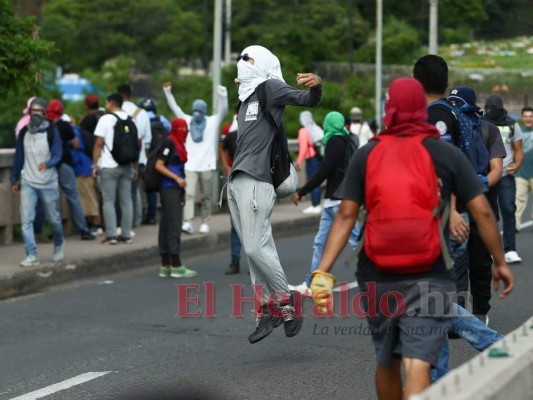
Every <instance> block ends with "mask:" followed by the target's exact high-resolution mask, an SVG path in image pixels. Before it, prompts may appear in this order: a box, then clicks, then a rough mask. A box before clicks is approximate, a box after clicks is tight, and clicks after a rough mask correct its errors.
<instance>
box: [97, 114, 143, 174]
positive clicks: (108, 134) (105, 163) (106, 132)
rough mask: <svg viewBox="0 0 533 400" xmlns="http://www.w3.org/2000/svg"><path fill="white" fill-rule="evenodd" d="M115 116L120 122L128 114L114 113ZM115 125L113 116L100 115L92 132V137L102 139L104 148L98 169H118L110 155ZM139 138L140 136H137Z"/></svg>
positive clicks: (115, 120)
mask: <svg viewBox="0 0 533 400" xmlns="http://www.w3.org/2000/svg"><path fill="white" fill-rule="evenodd" d="M115 114H116V115H118V117H119V118H120V119H122V120H126V119H127V118H128V114H126V112H124V111H115ZM116 123H117V118H116V117H115V116H114V115H111V114H106V115H102V116H101V117H100V118H99V119H98V124H97V125H96V129H95V130H94V136H97V137H102V138H104V142H105V144H104V148H103V149H102V156H101V157H100V161H99V162H98V166H99V167H100V168H116V167H118V164H117V162H116V161H115V159H114V158H113V156H112V155H111V150H113V138H114V136H115V124H116ZM139 137H140V135H139Z"/></svg>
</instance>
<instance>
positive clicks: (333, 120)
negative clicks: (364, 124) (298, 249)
mask: <svg viewBox="0 0 533 400" xmlns="http://www.w3.org/2000/svg"><path fill="white" fill-rule="evenodd" d="M324 132H325V135H324V139H323V142H322V143H323V145H324V148H325V153H324V160H323V161H322V164H320V167H319V168H318V170H317V171H316V173H315V174H313V175H312V176H311V177H310V178H309V181H308V182H307V183H306V184H305V185H304V186H303V187H302V188H300V189H298V191H297V192H296V193H294V195H293V196H292V201H293V202H294V204H296V205H297V204H298V202H299V201H300V199H301V198H302V197H303V196H305V195H306V194H307V193H309V192H311V193H312V191H313V190H314V188H316V187H320V185H321V184H322V183H323V182H324V181H326V182H327V183H326V195H325V199H324V207H323V210H322V215H321V217H320V224H319V226H318V232H317V234H316V236H315V240H314V243H313V258H312V261H311V267H310V268H309V272H308V274H307V276H306V278H305V281H304V282H303V283H301V284H299V285H296V286H291V285H289V288H290V289H291V290H297V291H299V292H300V293H301V294H302V295H305V296H309V295H310V290H309V284H310V283H311V274H312V273H313V271H314V270H316V269H317V268H318V264H319V262H320V259H321V258H322V253H323V251H324V245H325V244H326V239H327V238H328V235H329V232H330V230H331V224H332V223H333V219H334V218H335V215H336V214H337V211H338V210H339V205H340V203H341V201H340V199H338V198H337V197H335V194H334V193H335V192H336V191H337V189H338V187H339V186H340V184H341V182H342V179H343V178H344V175H345V173H346V167H347V165H346V162H347V160H349V159H350V158H351V157H352V156H353V154H354V152H355V151H354V149H356V146H355V143H353V139H352V138H351V137H350V136H351V134H350V132H349V131H348V130H347V129H346V128H345V127H344V117H343V115H342V114H341V113H339V112H337V111H332V112H330V113H328V114H327V115H326V118H324ZM358 238H359V225H358V224H355V226H354V227H353V230H352V232H351V233H350V239H349V243H350V246H351V247H352V249H353V250H355V249H356V248H357V243H358Z"/></svg>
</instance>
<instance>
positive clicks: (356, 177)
mask: <svg viewBox="0 0 533 400" xmlns="http://www.w3.org/2000/svg"><path fill="white" fill-rule="evenodd" d="M423 144H424V147H425V148H426V149H427V150H428V152H429V154H430V156H431V159H432V160H433V163H434V165H435V171H436V174H437V176H438V177H439V179H440V180H441V182H442V188H441V197H442V199H443V200H444V201H449V199H450V195H451V193H454V194H455V195H456V196H457V198H458V199H459V200H460V201H462V202H464V203H465V204H466V203H468V202H469V201H470V200H472V199H473V198H474V197H476V196H477V195H479V194H482V193H483V192H484V191H485V188H484V186H483V184H482V183H481V182H480V180H479V179H478V176H477V174H476V172H475V171H474V168H473V167H472V166H471V164H470V161H468V159H467V158H466V156H465V155H464V154H463V153H462V152H461V151H460V150H459V149H458V148H456V147H454V146H453V145H451V144H450V143H447V142H445V141H443V140H439V139H434V138H428V139H426V140H425V141H424V142H423ZM375 146H379V143H376V142H370V143H369V144H368V145H366V146H363V147H361V148H359V149H358V150H357V152H356V153H355V156H354V157H353V158H352V161H351V162H350V165H349V167H348V170H347V171H346V176H345V178H344V180H343V182H342V184H341V186H340V187H339V189H338V190H337V192H336V193H335V196H336V197H337V198H340V199H344V200H352V201H355V202H357V203H358V204H360V205H364V204H365V174H366V161H367V159H368V155H369V154H370V152H371V151H372V149H373V148H374V147H375ZM446 227H447V228H446V229H448V224H446ZM444 236H445V237H449V234H448V232H445V235H444ZM357 276H358V277H361V278H363V279H373V280H376V281H384V280H397V279H413V278H414V276H413V275H411V274H403V275H391V274H386V273H384V272H382V271H380V270H378V269H376V268H375V266H374V264H373V263H372V261H371V260H370V259H369V258H368V257H367V256H366V254H365V251H364V247H363V250H362V251H361V253H360V255H359V263H358V271H357ZM422 276H424V277H428V278H429V277H437V276H446V277H447V276H448V272H447V270H446V266H445V264H444V262H443V260H442V258H441V257H440V258H439V259H438V260H437V262H436V263H435V265H434V266H433V268H432V269H431V270H430V271H428V272H426V273H424V274H417V275H416V277H422Z"/></svg>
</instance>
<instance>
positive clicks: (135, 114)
mask: <svg viewBox="0 0 533 400" xmlns="http://www.w3.org/2000/svg"><path fill="white" fill-rule="evenodd" d="M140 112H141V108H140V107H137V108H136V109H135V111H134V112H133V114H132V115H131V118H133V119H135V118H137V115H139V113H140Z"/></svg>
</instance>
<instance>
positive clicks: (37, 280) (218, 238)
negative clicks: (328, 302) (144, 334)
mask: <svg viewBox="0 0 533 400" xmlns="http://www.w3.org/2000/svg"><path fill="white" fill-rule="evenodd" d="M319 220H320V216H309V217H306V218H300V219H295V220H287V221H279V222H272V231H273V234H274V237H275V238H281V237H287V236H294V235H301V234H307V233H310V232H313V231H314V230H316V228H317V225H318V221H319ZM230 237H231V233H230V231H229V229H228V231H226V232H222V233H215V232H214V233H210V234H208V235H205V236H198V237H191V238H189V239H186V240H183V241H182V243H183V244H186V246H184V247H185V249H184V250H183V252H182V255H183V256H190V255H198V254H199V252H198V251H199V250H202V251H203V252H205V251H218V250H221V249H224V248H228V249H229V245H230ZM158 261H159V250H158V247H157V245H153V246H151V247H148V248H141V249H133V250H131V251H128V252H126V253H122V254H113V255H110V256H106V257H99V258H93V259H82V260H80V261H77V262H72V261H66V262H62V263H59V264H52V263H50V264H49V265H46V264H45V265H44V266H43V267H41V268H39V269H38V270H34V271H29V270H23V271H21V272H17V273H15V274H12V275H10V276H4V277H0V300H5V299H8V298H12V297H16V296H22V295H26V294H31V293H35V292H38V291H39V290H42V289H44V288H47V287H50V286H54V285H58V284H62V283H66V282H71V281H75V280H79V279H85V278H92V277H96V276H102V275H107V274H112V273H115V272H120V271H125V270H128V269H137V268H143V267H146V266H147V265H149V264H156V263H157V262H158Z"/></svg>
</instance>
